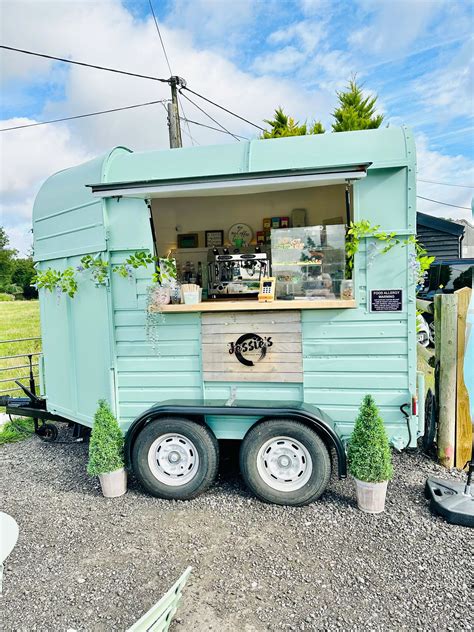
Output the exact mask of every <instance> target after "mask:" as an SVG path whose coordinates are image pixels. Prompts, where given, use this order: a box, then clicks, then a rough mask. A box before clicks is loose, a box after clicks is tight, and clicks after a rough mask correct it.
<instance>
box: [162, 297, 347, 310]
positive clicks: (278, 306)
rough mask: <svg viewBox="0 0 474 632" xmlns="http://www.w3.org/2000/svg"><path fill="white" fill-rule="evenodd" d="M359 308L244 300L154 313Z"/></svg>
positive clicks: (339, 302)
mask: <svg viewBox="0 0 474 632" xmlns="http://www.w3.org/2000/svg"><path fill="white" fill-rule="evenodd" d="M355 307H357V304H356V301H354V300H350V301H343V300H331V301H330V300H320V301H319V300H316V301H311V300H308V301H298V300H295V301H279V300H276V301H272V302H271V303H259V302H258V301H249V300H245V299H242V300H240V301H226V300H224V299H223V300H217V301H209V302H207V301H204V302H202V303H198V304H197V305H185V304H183V303H180V304H178V305H163V306H162V307H161V308H160V309H159V310H158V309H152V311H160V312H249V311H260V310H266V311H270V310H273V311H275V310H288V309H341V308H345V309H347V308H353V309H354V308H355Z"/></svg>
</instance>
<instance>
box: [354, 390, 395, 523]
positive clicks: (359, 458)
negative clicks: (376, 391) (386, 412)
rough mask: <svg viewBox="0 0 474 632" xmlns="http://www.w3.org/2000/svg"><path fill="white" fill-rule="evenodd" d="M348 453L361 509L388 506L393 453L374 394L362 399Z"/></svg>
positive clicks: (368, 509)
mask: <svg viewBox="0 0 474 632" xmlns="http://www.w3.org/2000/svg"><path fill="white" fill-rule="evenodd" d="M348 456H349V470H350V472H351V474H352V476H353V477H354V479H355V483H356V492H357V504H358V506H359V509H362V511H366V512H368V513H381V512H382V511H383V510H384V508H385V495H386V493H387V483H388V481H389V480H390V479H391V478H392V474H393V468H392V455H391V452H390V446H389V443H388V437H387V433H386V432H385V428H384V425H383V421H382V419H381V417H380V414H379V410H378V408H377V406H376V404H375V401H374V398H373V397H372V396H371V395H366V396H365V397H364V399H363V401H362V404H361V407H360V409H359V415H358V417H357V419H356V422H355V426H354V431H353V433H352V436H351V439H350V442H349V450H348Z"/></svg>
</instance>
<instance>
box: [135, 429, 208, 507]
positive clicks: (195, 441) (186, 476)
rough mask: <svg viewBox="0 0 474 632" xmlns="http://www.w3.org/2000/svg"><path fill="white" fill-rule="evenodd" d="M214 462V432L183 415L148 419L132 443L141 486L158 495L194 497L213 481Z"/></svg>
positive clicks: (181, 498)
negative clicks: (153, 419) (149, 420)
mask: <svg viewBox="0 0 474 632" xmlns="http://www.w3.org/2000/svg"><path fill="white" fill-rule="evenodd" d="M218 464H219V447H218V443H217V439H216V438H215V436H214V434H213V433H212V432H211V431H210V430H209V428H207V427H206V426H203V425H200V424H198V423H195V422H193V421H190V420H189V419H185V418H183V417H166V418H163V417H161V418H159V419H156V420H155V421H152V422H150V423H149V424H147V425H146V426H145V427H144V428H143V430H142V431H141V432H140V433H139V435H138V436H137V438H136V441H135V444H134V446H133V453H132V465H133V470H134V472H135V474H136V475H137V477H138V479H139V480H140V482H141V483H142V485H143V487H144V488H145V489H146V490H147V491H148V492H149V493H150V494H152V495H153V496H158V497H159V498H167V499H176V500H190V499H191V498H195V497H196V496H198V495H199V494H201V493H202V492H204V491H205V490H206V489H207V488H208V487H209V486H210V485H211V484H212V483H213V481H214V479H215V477H216V474H217V468H218Z"/></svg>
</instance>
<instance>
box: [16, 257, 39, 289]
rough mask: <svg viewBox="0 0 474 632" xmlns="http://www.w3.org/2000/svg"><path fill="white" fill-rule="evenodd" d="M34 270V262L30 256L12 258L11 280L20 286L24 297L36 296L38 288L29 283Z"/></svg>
mask: <svg viewBox="0 0 474 632" xmlns="http://www.w3.org/2000/svg"><path fill="white" fill-rule="evenodd" d="M35 272H36V271H35V264H34V263H33V259H32V258H31V257H26V258H24V259H14V260H13V272H12V275H11V282H12V283H13V284H14V285H19V286H20V287H21V288H22V290H23V296H24V297H25V298H26V299H30V298H38V290H37V289H36V288H35V287H32V285H31V283H32V281H33V277H34V276H35Z"/></svg>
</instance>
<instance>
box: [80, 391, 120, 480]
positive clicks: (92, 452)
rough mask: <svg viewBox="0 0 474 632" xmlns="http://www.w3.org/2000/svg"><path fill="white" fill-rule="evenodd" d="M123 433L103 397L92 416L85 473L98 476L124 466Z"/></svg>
mask: <svg viewBox="0 0 474 632" xmlns="http://www.w3.org/2000/svg"><path fill="white" fill-rule="evenodd" d="M123 443H124V440H123V434H122V431H121V430H120V427H119V425H118V422H117V419H116V418H115V416H114V415H113V413H112V411H111V410H110V407H109V405H108V404H107V402H106V401H105V400H103V399H101V400H100V401H99V407H98V409H97V411H96V413H95V416H94V425H93V427H92V433H91V438H90V443H89V461H88V463H87V473H88V474H89V475H90V476H98V475H99V474H106V473H107V472H114V471H115V470H119V469H120V468H122V467H124V458H123Z"/></svg>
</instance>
